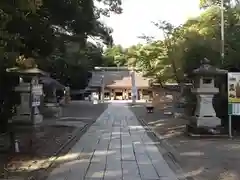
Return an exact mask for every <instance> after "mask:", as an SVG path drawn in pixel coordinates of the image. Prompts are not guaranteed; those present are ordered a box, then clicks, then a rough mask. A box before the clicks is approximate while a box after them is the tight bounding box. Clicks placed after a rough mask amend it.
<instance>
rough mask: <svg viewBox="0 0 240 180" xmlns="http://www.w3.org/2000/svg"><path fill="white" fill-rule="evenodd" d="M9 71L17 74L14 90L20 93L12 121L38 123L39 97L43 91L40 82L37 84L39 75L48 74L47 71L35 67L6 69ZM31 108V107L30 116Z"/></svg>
mask: <svg viewBox="0 0 240 180" xmlns="http://www.w3.org/2000/svg"><path fill="white" fill-rule="evenodd" d="M7 71H8V72H10V73H15V74H16V75H18V76H19V79H20V80H19V85H18V86H17V87H15V91H16V92H18V93H19V94H20V97H21V103H20V105H19V106H18V107H17V114H16V115H15V116H13V118H12V120H11V121H12V122H13V123H26V124H32V125H35V124H39V123H41V122H42V120H43V117H42V115H41V114H40V111H39V106H40V99H41V98H40V97H41V95H42V93H43V87H42V84H39V77H40V76H48V74H47V73H45V72H43V71H41V70H40V69H37V68H30V69H25V70H22V69H15V68H12V69H8V70H7ZM31 108H33V112H32V117H31Z"/></svg>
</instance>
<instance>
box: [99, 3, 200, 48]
mask: <svg viewBox="0 0 240 180" xmlns="http://www.w3.org/2000/svg"><path fill="white" fill-rule="evenodd" d="M122 7H123V13H122V14H121V15H115V14H112V15H111V17H110V18H103V21H104V22H105V23H106V24H107V25H108V26H110V27H112V28H113V30H114V32H113V34H112V35H113V38H114V43H115V44H121V45H122V46H123V47H129V46H131V45H134V44H137V43H141V42H142V40H141V39H139V38H138V36H141V35H142V34H145V35H149V36H154V37H156V38H162V36H161V32H160V31H159V30H158V29H157V28H156V27H154V25H153V24H152V23H151V21H154V22H157V21H159V20H161V21H162V20H166V21H168V22H171V23H172V24H174V25H179V24H182V23H184V22H185V21H186V20H187V19H188V18H189V17H194V16H197V15H198V14H199V13H200V10H199V0H123V6H122Z"/></svg>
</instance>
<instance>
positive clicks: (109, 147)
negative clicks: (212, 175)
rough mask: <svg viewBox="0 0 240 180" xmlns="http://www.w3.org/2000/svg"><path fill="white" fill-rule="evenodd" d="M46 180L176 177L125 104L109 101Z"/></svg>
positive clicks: (169, 179)
mask: <svg viewBox="0 0 240 180" xmlns="http://www.w3.org/2000/svg"><path fill="white" fill-rule="evenodd" d="M57 161H58V162H61V163H60V166H59V167H57V168H56V169H54V170H53V171H52V172H51V173H50V175H49V177H48V180H65V179H66V180H100V179H104V180H113V179H116V180H120V179H124V180H177V177H176V175H175V174H174V173H173V171H172V170H171V169H170V168H169V166H168V164H167V163H166V161H165V160H164V159H163V157H162V155H161V154H160V152H159V151H158V148H157V147H156V146H155V145H154V142H153V141H152V140H151V139H150V138H149V137H148V136H147V133H146V131H145V129H144V128H143V127H142V126H141V125H140V124H139V122H138V120H137V118H136V117H135V115H134V114H133V113H132V112H131V111H130V110H129V109H128V106H126V105H125V104H123V103H121V104H109V106H108V108H107V109H106V110H105V111H104V112H103V113H102V115H101V116H100V117H99V118H98V119H97V121H96V122H95V123H94V124H93V125H92V126H91V127H90V128H89V130H88V131H87V132H86V133H85V134H84V135H83V136H82V138H81V139H80V140H79V141H78V142H77V143H76V145H75V146H74V147H73V148H72V149H71V150H70V151H69V153H68V154H67V155H65V156H64V157H59V158H58V160H57Z"/></svg>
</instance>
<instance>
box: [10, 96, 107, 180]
mask: <svg viewBox="0 0 240 180" xmlns="http://www.w3.org/2000/svg"><path fill="white" fill-rule="evenodd" d="M106 107H107V105H105V104H98V105H93V104H92V103H90V102H83V101H73V102H72V103H71V104H69V105H67V106H65V107H64V109H63V117H62V118H60V119H58V120H57V119H45V121H44V123H43V125H42V126H41V127H39V128H37V129H36V130H34V131H33V130H32V129H31V128H26V127H23V128H21V130H20V131H18V133H17V137H18V140H20V146H19V148H20V151H21V152H20V153H18V154H8V158H7V169H8V171H9V172H11V173H10V174H11V176H12V175H16V174H17V175H18V176H19V178H20V176H25V173H29V172H31V171H37V170H38V169H39V166H41V164H42V163H43V162H44V161H45V160H46V159H49V158H50V157H52V156H53V155H54V154H55V153H56V152H58V151H59V149H60V148H62V147H63V145H64V144H65V143H66V142H68V141H69V140H70V139H72V138H74V137H73V136H74V134H76V132H77V131H81V129H83V128H85V126H86V125H87V124H89V125H91V124H92V123H93V122H94V121H95V120H96V119H97V117H99V116H100V115H101V113H102V112H103V111H104V110H105V108H106ZM29 134H31V136H30V135H29ZM78 134H79V133H78ZM29 137H31V141H32V143H31V146H30V138H29ZM76 138H80V137H76ZM73 145H74V143H71V146H73ZM30 147H31V148H30ZM46 147H47V148H46ZM69 148H71V147H68V149H69ZM68 149H65V150H64V151H65V152H62V154H63V153H66V152H67V151H68ZM62 154H61V155H62ZM41 168H43V167H41ZM24 172H25V173H24Z"/></svg>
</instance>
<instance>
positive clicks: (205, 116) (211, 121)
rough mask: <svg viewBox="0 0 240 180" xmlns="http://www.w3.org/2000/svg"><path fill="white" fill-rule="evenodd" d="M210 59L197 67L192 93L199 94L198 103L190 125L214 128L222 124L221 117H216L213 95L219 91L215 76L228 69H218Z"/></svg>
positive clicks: (194, 72) (222, 73) (224, 72)
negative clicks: (211, 63)
mask: <svg viewBox="0 0 240 180" xmlns="http://www.w3.org/2000/svg"><path fill="white" fill-rule="evenodd" d="M209 63H210V61H209V60H208V59H206V58H205V59H204V60H203V61H202V65H201V66H200V68H198V69H195V70H194V71H193V74H194V75H195V82H194V88H193V89H192V93H194V94H195V95H196V96H197V105H196V109H195V113H194V116H193V117H192V118H191V120H190V124H189V126H190V127H193V128H204V129H214V128H216V127H218V126H220V125H221V119H220V118H218V117H216V112H215V110H214V108H213V103H212V102H213V96H214V95H215V94H217V93H218V92H219V89H218V88H216V87H215V83H214V81H215V76H219V75H224V74H226V73H227V71H226V70H223V69H218V68H216V67H213V66H212V65H210V64H209Z"/></svg>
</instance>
